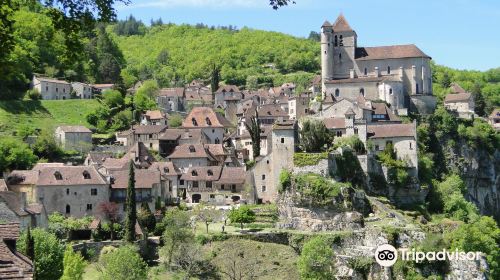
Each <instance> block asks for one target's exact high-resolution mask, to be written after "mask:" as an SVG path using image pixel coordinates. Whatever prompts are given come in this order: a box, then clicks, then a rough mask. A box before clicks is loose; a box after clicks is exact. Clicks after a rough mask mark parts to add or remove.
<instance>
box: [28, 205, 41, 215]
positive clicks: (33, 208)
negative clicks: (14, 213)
mask: <svg viewBox="0 0 500 280" xmlns="http://www.w3.org/2000/svg"><path fill="white" fill-rule="evenodd" d="M25 210H26V212H28V213H31V214H41V213H42V212H43V204H41V203H32V204H28V205H26V208H25Z"/></svg>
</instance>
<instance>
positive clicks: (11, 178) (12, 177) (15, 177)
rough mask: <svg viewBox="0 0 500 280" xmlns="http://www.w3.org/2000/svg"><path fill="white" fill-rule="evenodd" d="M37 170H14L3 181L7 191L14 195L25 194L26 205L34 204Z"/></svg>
mask: <svg viewBox="0 0 500 280" xmlns="http://www.w3.org/2000/svg"><path fill="white" fill-rule="evenodd" d="M38 175H39V171H38V170H14V171H12V172H11V173H10V174H9V175H8V176H7V178H6V179H5V182H6V184H7V185H8V187H9V188H8V190H10V191H13V192H15V193H24V194H26V202H27V203H36V202H37V201H38V200H37V196H36V183H37V180H38Z"/></svg>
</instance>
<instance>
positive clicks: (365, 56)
mask: <svg viewBox="0 0 500 280" xmlns="http://www.w3.org/2000/svg"><path fill="white" fill-rule="evenodd" d="M414 57H421V58H431V57H430V56H428V55H426V54H425V53H424V52H423V51H422V50H420V49H419V48H418V47H417V46H415V45H413V44H410V45H394V46H382V47H361V48H356V60H377V59H395V58H414Z"/></svg>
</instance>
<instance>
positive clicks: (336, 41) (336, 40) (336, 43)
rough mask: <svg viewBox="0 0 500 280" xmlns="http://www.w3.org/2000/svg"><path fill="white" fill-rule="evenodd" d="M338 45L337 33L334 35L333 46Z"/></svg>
mask: <svg viewBox="0 0 500 280" xmlns="http://www.w3.org/2000/svg"><path fill="white" fill-rule="evenodd" d="M338 45H339V40H338V38H337V35H335V43H334V46H335V47H337V46H338Z"/></svg>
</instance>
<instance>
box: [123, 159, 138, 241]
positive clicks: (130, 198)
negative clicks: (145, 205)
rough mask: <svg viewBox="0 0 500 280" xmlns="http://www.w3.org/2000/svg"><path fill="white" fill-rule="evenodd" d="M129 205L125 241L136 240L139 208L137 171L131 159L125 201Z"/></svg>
mask: <svg viewBox="0 0 500 280" xmlns="http://www.w3.org/2000/svg"><path fill="white" fill-rule="evenodd" d="M125 205H126V207H127V213H126V215H127V216H126V219H125V241H127V242H134V241H135V223H136V221H137V209H136V201H135V172H134V162H133V161H132V160H131V161H130V167H129V175H128V187H127V200H126V201H125Z"/></svg>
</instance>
